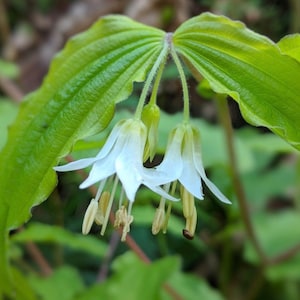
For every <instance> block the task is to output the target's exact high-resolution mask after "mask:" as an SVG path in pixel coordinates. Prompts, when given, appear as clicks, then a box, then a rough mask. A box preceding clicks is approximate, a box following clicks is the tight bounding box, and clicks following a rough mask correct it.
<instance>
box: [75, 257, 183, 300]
mask: <svg viewBox="0 0 300 300" xmlns="http://www.w3.org/2000/svg"><path fill="white" fill-rule="evenodd" d="M178 268H179V260H178V259H177V258H175V257H167V258H164V259H161V260H159V261H156V262H154V263H151V264H150V265H146V264H145V263H143V262H141V261H140V260H139V259H138V258H137V257H136V256H135V254H133V253H131V252H128V253H126V254H124V255H122V256H121V257H119V258H118V259H117V260H115V261H114V264H113V269H114V272H115V273H114V275H113V276H112V277H110V278H109V279H108V280H106V281H105V282H104V283H101V284H96V285H94V286H93V287H91V288H90V289H89V290H88V291H87V292H85V293H84V294H82V295H81V297H79V298H78V300H89V299H91V300H92V299H93V300H94V299H113V300H118V299H120V300H121V299H122V300H132V299H141V295H142V299H143V300H153V299H160V297H159V294H160V291H161V289H162V285H163V283H164V282H166V280H167V278H168V277H169V276H170V275H171V274H172V273H173V272H175V271H176V270H177V269H178ZM174 289H175V288H174Z"/></svg>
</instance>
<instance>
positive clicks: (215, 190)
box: [193, 130, 231, 204]
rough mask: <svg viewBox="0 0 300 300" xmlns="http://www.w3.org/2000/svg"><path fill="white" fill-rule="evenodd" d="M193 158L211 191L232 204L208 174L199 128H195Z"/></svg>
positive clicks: (221, 199) (223, 200)
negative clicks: (201, 148) (202, 153)
mask: <svg viewBox="0 0 300 300" xmlns="http://www.w3.org/2000/svg"><path fill="white" fill-rule="evenodd" d="M193 158H194V164H195V166H196V169H197V171H198V172H199V174H200V176H201V178H202V180H203V181H204V182H205V184H206V185H207V187H208V188H209V189H210V190H211V192H212V193H213V194H214V195H215V196H216V197H217V198H218V199H219V200H220V201H222V202H224V203H228V204H231V202H230V201H229V200H228V199H227V197H226V196H224V195H223V194H222V193H221V191H220V190H219V189H218V188H217V187H216V186H215V184H213V183H212V182H211V181H210V180H209V179H208V178H207V176H206V174H205V170H204V168H203V164H202V158H201V151H200V135H199V132H198V131H197V130H193Z"/></svg>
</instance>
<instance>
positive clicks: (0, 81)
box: [0, 76, 24, 103]
mask: <svg viewBox="0 0 300 300" xmlns="http://www.w3.org/2000/svg"><path fill="white" fill-rule="evenodd" d="M0 88H1V89H2V91H3V92H4V93H5V94H6V95H7V96H8V97H9V98H11V99H12V100H13V101H14V102H16V103H19V102H21V100H22V99H23V97H24V94H23V93H22V91H21V90H20V89H19V87H18V86H17V85H16V84H15V83H14V82H13V81H11V80H10V79H8V78H4V77H1V76H0Z"/></svg>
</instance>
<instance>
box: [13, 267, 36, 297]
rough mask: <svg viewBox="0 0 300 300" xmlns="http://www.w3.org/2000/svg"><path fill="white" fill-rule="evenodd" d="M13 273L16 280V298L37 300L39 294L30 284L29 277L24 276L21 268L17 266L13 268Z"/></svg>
mask: <svg viewBox="0 0 300 300" xmlns="http://www.w3.org/2000/svg"><path fill="white" fill-rule="evenodd" d="M12 273H13V276H14V281H15V286H16V289H15V299H22V300H37V299H38V298H37V296H36V294H35V292H34V290H33V288H32V287H31V286H30V284H29V282H28V280H27V277H26V276H24V275H23V274H22V273H21V272H20V271H19V270H17V269H16V268H13V269H12Z"/></svg>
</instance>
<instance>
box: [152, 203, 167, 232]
mask: <svg viewBox="0 0 300 300" xmlns="http://www.w3.org/2000/svg"><path fill="white" fill-rule="evenodd" d="M164 223H165V209H164V208H160V207H159V208H157V209H156V212H155V215H154V219H153V223H152V233H153V234H158V233H159V231H160V230H161V229H162V228H163V226H164Z"/></svg>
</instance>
